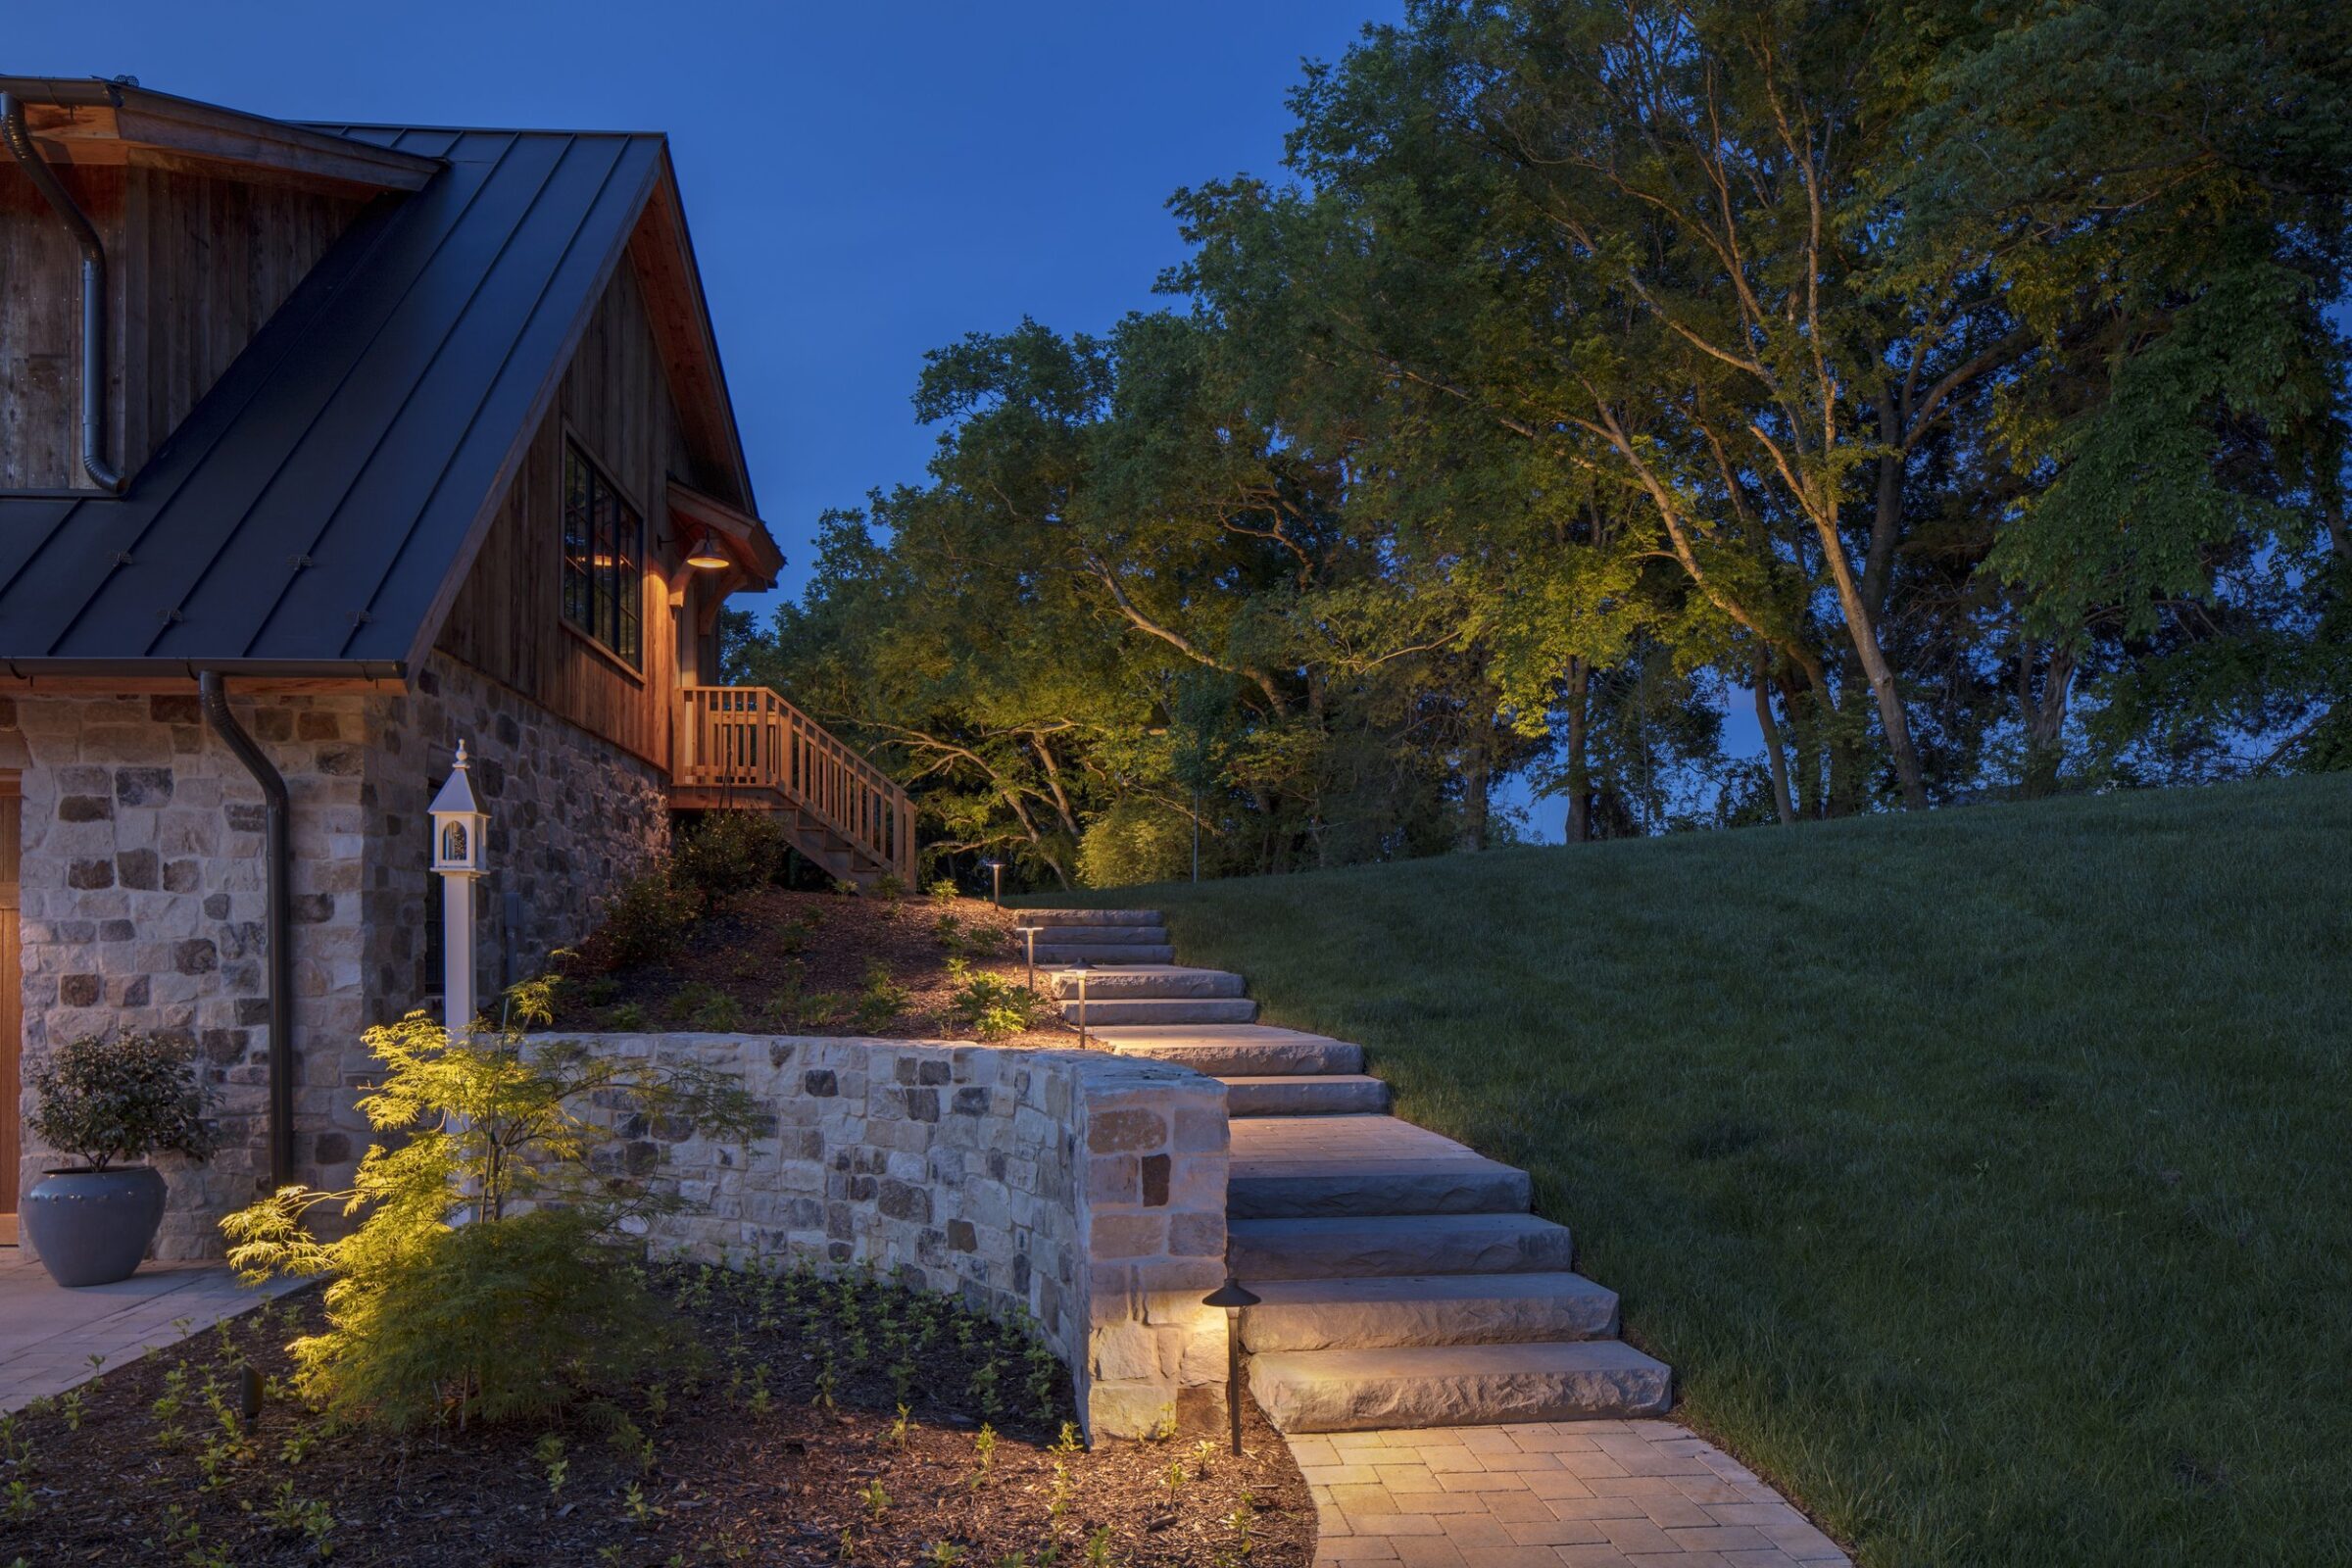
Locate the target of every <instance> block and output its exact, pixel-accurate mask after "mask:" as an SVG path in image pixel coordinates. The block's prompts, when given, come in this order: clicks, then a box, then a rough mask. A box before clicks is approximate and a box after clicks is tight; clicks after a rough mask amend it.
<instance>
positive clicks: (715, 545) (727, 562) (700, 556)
mask: <svg viewBox="0 0 2352 1568" xmlns="http://www.w3.org/2000/svg"><path fill="white" fill-rule="evenodd" d="M686 564H688V565H689V566H692V567H693V568H694V569H695V570H697V571H724V570H726V569H727V568H728V567H729V566H732V565H733V564H735V558H734V557H732V556H730V555H728V554H727V551H726V547H725V546H724V545H722V544H720V543H719V542H718V534H717V533H716V532H715V531H714V530H712V529H710V528H704V529H701V530H699V531H698V532H697V533H696V534H695V536H694V537H693V538H692V539H690V540H689V541H687V545H686Z"/></svg>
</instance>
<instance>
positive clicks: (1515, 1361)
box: [1030, 910, 1846, 1568]
mask: <svg viewBox="0 0 2352 1568" xmlns="http://www.w3.org/2000/svg"><path fill="white" fill-rule="evenodd" d="M1030 914H1031V917H1032V918H1033V919H1034V920H1036V921H1037V922H1038V923H1039V924H1041V925H1044V926H1046V927H1048V928H1049V929H1048V930H1047V931H1046V932H1044V933H1042V935H1043V936H1044V938H1045V940H1043V941H1041V942H1040V943H1039V955H1040V957H1041V958H1046V957H1047V956H1048V954H1049V953H1050V954H1051V959H1050V961H1051V962H1053V963H1054V964H1056V965H1064V964H1067V965H1076V964H1078V963H1080V962H1084V963H1085V964H1086V965H1087V970H1086V975H1085V982H1086V984H1085V994H1086V996H1087V999H1088V1001H1087V1014H1088V1017H1087V1022H1088V1024H1089V1025H1090V1027H1091V1028H1092V1031H1093V1033H1094V1034H1096V1035H1097V1036H1098V1037H1100V1038H1101V1040H1102V1041H1103V1044H1105V1045H1107V1046H1109V1047H1110V1048H1111V1049H1113V1050H1115V1051H1118V1052H1121V1053H1125V1054H1140V1055H1150V1056H1153V1057H1157V1058H1160V1059H1163V1060H1171V1061H1179V1062H1184V1063H1186V1064H1188V1065H1191V1066H1194V1067H1196V1068H1198V1069H1199V1070H1201V1071H1202V1072H1206V1073H1210V1074H1212V1075H1214V1076H1216V1077H1218V1078H1220V1079H1222V1080H1223V1081H1224V1083H1225V1084H1226V1086H1227V1110H1228V1113H1229V1114H1230V1116H1231V1117H1232V1136H1233V1165H1232V1175H1231V1180H1230V1183H1229V1187H1228V1199H1227V1205H1226V1213H1227V1222H1228V1227H1229V1236H1230V1243H1229V1257H1230V1260H1231V1266H1232V1268H1233V1270H1234V1272H1235V1274H1236V1275H1237V1276H1239V1277H1240V1278H1241V1279H1242V1280H1243V1282H1244V1283H1245V1284H1247V1285H1249V1286H1250V1288H1251V1289H1252V1290H1254V1291H1256V1292H1257V1293H1258V1295H1259V1297H1260V1298H1261V1301H1260V1304H1258V1305H1256V1306H1252V1307H1249V1308H1245V1309H1244V1311H1243V1312H1242V1314H1241V1333H1242V1339H1243V1344H1244V1346H1245V1348H1247V1349H1248V1350H1249V1351H1250V1392H1251V1393H1252V1394H1253V1395H1254V1396H1255V1397H1256V1399H1257V1402H1258V1404H1259V1405H1260V1406H1261V1407H1262V1408H1263V1409H1264V1410H1265V1411H1266V1413H1267V1415H1268V1417H1269V1418H1270V1419H1271V1420H1272V1421H1273V1423H1274V1425H1275V1426H1276V1427H1277V1428H1278V1429H1280V1430H1281V1431H1282V1432H1283V1433H1284V1434H1285V1437H1286V1439H1287V1441H1288V1442H1289V1443H1290V1445H1291V1447H1292V1451H1293V1452H1294V1454H1295V1455H1296V1456H1297V1458H1298V1461H1299V1467H1300V1468H1301V1470H1302V1471H1303V1472H1304V1473H1305V1476H1306V1480H1307V1483H1308V1485H1309V1487H1310V1488H1311V1489H1312V1491H1313V1494H1314V1498H1315V1503H1316V1506H1317V1508H1318V1510H1319V1512H1320V1515H1321V1526H1322V1529H1321V1540H1320V1545H1319V1548H1318V1552H1317V1559H1316V1560H1317V1562H1318V1564H1346V1563H1354V1562H1363V1563H1389V1562H1394V1563H1399V1564H1402V1565H1405V1568H1423V1565H1432V1568H1475V1565H1485V1568H1504V1565H1511V1568H1517V1565H1522V1564H1524V1565H1532V1568H1563V1565H1577V1568H1603V1565H1613V1568H1627V1565H1632V1564H1651V1565H1655V1568H1728V1565H1735V1564H1737V1565H1746V1568H1789V1565H1792V1564H1797V1563H1806V1564H1819V1563H1842V1562H1844V1561H1845V1560H1846V1559H1845V1557H1844V1555H1843V1554H1842V1553H1841V1552H1839V1551H1838V1547H1837V1546H1836V1544H1834V1543H1832V1542H1831V1541H1830V1540H1829V1538H1828V1537H1826V1536H1824V1535H1823V1534H1822V1533H1821V1532H1820V1531H1819V1530H1817V1529H1815V1528H1814V1527H1813V1526H1812V1525H1811V1524H1810V1523H1808V1522H1807V1521H1806V1520H1805V1518H1804V1516H1803V1515H1802V1514H1800V1513H1798V1512H1797V1511H1796V1510H1795V1509H1794V1508H1792V1507H1790V1506H1789V1504H1788V1503H1787V1502H1786V1501H1785V1500H1784V1499H1783V1498H1781V1497H1780V1496H1779V1495H1777V1494H1776V1493H1774V1492H1773V1491H1772V1489H1771V1488H1769V1487H1767V1486H1765V1485H1764V1484H1763V1483H1762V1482H1760V1481H1759V1480H1757V1478H1756V1477H1755V1476H1754V1475H1752V1474H1750V1473H1749V1472H1748V1471H1747V1470H1746V1469H1744V1468H1743V1467H1741V1466H1740V1464H1739V1463H1738V1462H1737V1461H1735V1460H1733V1459H1732V1458H1730V1457H1729V1456H1728V1455H1726V1454H1724V1453H1723V1452H1722V1451H1721V1450H1719V1449H1717V1448H1715V1447H1714V1446H1711V1445H1709V1444H1707V1443H1706V1442H1705V1441H1703V1440H1702V1439H1700V1438H1697V1437H1695V1436H1694V1435H1692V1434H1691V1432H1690V1431H1688V1430H1687V1429H1685V1428H1683V1427H1680V1426H1677V1425H1675V1424H1674V1423H1672V1422H1669V1421H1662V1420H1655V1419H1647V1417H1650V1416H1652V1415H1654V1414H1658V1413H1662V1412H1664V1411H1665V1410H1666V1408H1667V1407H1668V1403H1669V1400H1670V1398H1671V1392H1672V1374H1671V1372H1670V1371H1669V1369H1668V1368H1667V1367H1665V1366H1664V1365H1663V1364H1662V1363H1660V1362H1658V1361H1656V1360H1654V1359H1652V1358H1651V1357H1649V1356H1647V1355H1644V1354H1642V1352H1641V1351H1640V1350H1638V1349H1635V1348H1633V1347H1631V1346H1628V1345H1626V1344H1624V1343H1623V1342H1622V1341H1620V1340H1619V1339H1618V1338H1617V1328H1618V1306H1617V1297H1616V1294H1615V1293H1614V1292H1612V1291H1610V1290H1608V1289H1606V1288H1605V1287H1604V1286H1602V1285H1600V1284H1596V1283H1595V1282H1593V1281H1592V1280H1589V1279H1586V1278H1584V1277H1583V1276H1582V1275H1579V1274H1577V1273H1575V1272H1573V1269H1574V1261H1575V1252H1574V1246H1573V1242H1572V1240H1571V1238H1570V1236H1569V1232H1568V1230H1567V1228H1566V1227H1565V1226H1562V1225H1558V1224H1555V1223H1553V1222H1551V1221H1549V1220H1545V1219H1541V1218H1538V1217H1537V1216H1536V1215H1534V1214H1533V1213H1531V1212H1530V1211H1529V1196H1530V1183H1529V1180H1528V1176H1527V1173H1526V1172H1525V1171H1522V1170H1519V1169H1517V1168H1516V1167H1513V1166H1509V1165H1505V1164H1502V1163H1501V1162H1499V1161H1496V1160H1492V1159H1488V1158H1486V1157H1485V1156H1484V1155H1481V1154H1479V1153H1478V1152H1476V1151H1474V1150H1471V1149H1467V1148H1465V1147H1463V1146H1462V1145H1460V1144H1458V1143H1455V1142H1454V1141H1453V1140H1452V1139H1449V1138H1445V1137H1441V1136H1440V1135H1438V1134H1436V1133H1433V1132H1430V1131H1428V1130H1427V1129H1426V1128H1421V1127H1416V1126H1414V1125H1412V1124H1411V1123H1410V1122H1406V1121H1403V1120H1400V1119H1399V1118H1397V1117H1395V1116H1392V1115H1389V1114H1387V1111H1388V1107H1389V1094H1388V1086H1387V1085H1386V1084H1385V1083H1383V1082H1381V1081H1380V1080H1379V1079H1378V1078H1376V1077H1372V1076H1370V1075H1369V1074H1367V1073H1365V1072H1364V1070H1363V1067H1364V1061H1363V1049H1362V1048H1361V1047H1360V1046H1356V1045H1352V1044H1349V1043H1348V1042H1345V1041H1339V1040H1332V1039H1328V1038H1326V1037H1323V1036H1320V1035H1312V1034H1306V1033H1303V1032H1301V1031H1299V1030H1293V1029H1275V1028H1268V1027H1267V1026H1265V1025H1262V1024H1259V1023H1257V1022H1256V1021H1255V1019H1256V1016H1257V1006H1256V1004H1255V1003H1253V1002H1251V1001H1250V1000H1248V998H1247V997H1246V995H1245V990H1246V987H1245V985H1244V983H1243V980H1242V977H1241V976H1239V975H1235V974H1230V973H1227V972H1224V971H1221V970H1210V969H1191V968H1182V967H1178V966H1176V965H1175V964H1173V963H1172V962H1171V961H1170V960H1171V959H1172V957H1173V956H1174V953H1173V949H1172V948H1171V947H1170V945H1169V943H1168V938H1167V933H1166V931H1165V929H1164V927H1163V926H1162V925H1161V923H1160V918H1159V916H1158V914H1157V913H1156V912H1155V911H1151V910H1102V911H1080V910H1040V911H1030ZM1077 979H1078V977H1077V976H1076V975H1075V974H1074V973H1069V972H1067V971H1064V972H1062V973H1057V974H1056V975H1055V986H1056V988H1057V990H1058V991H1059V992H1060V994H1061V996H1062V998H1063V1011H1064V1015H1065V1017H1068V1018H1070V1020H1071V1021H1073V1022H1074V1021H1076V1015H1077V1012H1078V1001H1077V997H1078V990H1079V988H1078V985H1077Z"/></svg>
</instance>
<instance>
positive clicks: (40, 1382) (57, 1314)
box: [0, 1247, 305, 1411]
mask: <svg viewBox="0 0 2352 1568" xmlns="http://www.w3.org/2000/svg"><path fill="white" fill-rule="evenodd" d="M304 1283H305V1282H303V1281H301V1280H272V1281H270V1283H269V1284H268V1285H265V1286H263V1287H262V1288H261V1289H259V1290H248V1289H246V1288H245V1287H244V1286H241V1285H239V1284H238V1283H237V1280H236V1276H235V1275H233V1274H231V1273H229V1271H228V1269H227V1268H226V1267H225V1266H223V1265H221V1264H219V1263H142V1264H140V1265H139V1271H138V1272H137V1273H136V1274H133V1275H132V1276H131V1277H130V1278H128V1279H126V1280H120V1281H118V1282H116V1283H115V1284H113V1285H92V1286H89V1287H87V1288H85V1289H82V1290H78V1291H69V1290H67V1289H66V1288H65V1287H64V1286H62V1285H59V1284H58V1283H57V1282H56V1281H55V1280H52V1279H51V1278H50V1277H49V1273H48V1271H47V1270H46V1269H44V1268H42V1267H41V1265H40V1264H39V1263H38V1262H37V1261H35V1260H34V1259H33V1258H31V1257H28V1256H26V1255H25V1252H23V1251H22V1250H19V1249H17V1248H14V1247H0V1411H6V1410H19V1409H23V1408H24V1407H25V1405H26V1404H29V1403H30V1402H31V1401H32V1400H34V1399H37V1398H41V1397H44V1396H47V1395H56V1394H63V1393H65V1392H66V1390H68V1389H70V1388H73V1386H74V1385H75V1384H77V1383H87V1382H88V1381H89V1380H90V1379H91V1378H94V1377H96V1376H98V1374H99V1372H100V1370H102V1369H104V1370H112V1369H113V1368H115V1367H118V1366H121V1365H122V1364H123V1362H125V1361H135V1360H137V1359H138V1358H139V1357H140V1356H142V1355H144V1354H146V1353H147V1352H148V1351H149V1350H151V1349H154V1348H158V1347H160V1346H166V1345H174V1344H177V1343H178V1342H179V1340H180V1339H181V1338H183V1337H184V1335H187V1334H199V1333H202V1332H203V1331H204V1330H206V1329H209V1328H211V1327H212V1326H213V1325H214V1324H215V1323H218V1322H220V1321H221V1319H222V1318H224V1317H233V1316H234V1315H235V1314H237V1313H239V1312H242V1311H244V1310H245V1309H246V1308H248V1307H251V1306H255V1305H258V1304H259V1303H261V1302H263V1301H266V1300H268V1299H270V1298H271V1297H273V1296H283V1295H284V1294H285V1293H286V1292H288V1291H291V1290H298V1289H300V1288H301V1287H302V1285H303V1284H304ZM181 1319H185V1320H186V1321H185V1323H184V1324H182V1325H181V1326H180V1327H173V1324H174V1323H176V1322H179V1320H181ZM93 1355H97V1356H103V1357H104V1358H105V1359H104V1361H103V1362H102V1363H101V1366H100V1367H93V1366H92V1365H91V1364H90V1357H91V1356H93Z"/></svg>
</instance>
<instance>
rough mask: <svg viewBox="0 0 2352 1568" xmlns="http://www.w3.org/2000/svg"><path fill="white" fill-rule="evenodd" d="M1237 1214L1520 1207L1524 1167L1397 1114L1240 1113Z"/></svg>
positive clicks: (1231, 1198)
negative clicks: (1522, 1168) (1403, 1118)
mask: <svg viewBox="0 0 2352 1568" xmlns="http://www.w3.org/2000/svg"><path fill="white" fill-rule="evenodd" d="M1231 1126H1232V1132H1231V1136H1232V1140H1233V1143H1232V1148H1233V1163H1232V1170H1231V1176H1230V1179H1229V1180H1228V1182H1227V1186H1226V1203H1225V1211H1226V1214H1227V1215H1228V1216H1229V1217H1230V1218H1233V1219H1267V1218H1279V1217H1285V1216H1294V1217H1308V1216H1317V1215H1321V1216H1332V1217H1337V1216H1344V1215H1353V1216H1363V1215H1373V1214H1478V1213H1517V1212H1522V1211H1524V1210H1525V1209H1526V1207H1527V1205H1528V1199H1529V1195H1530V1191H1531V1184H1530V1183H1529V1181H1528V1177H1527V1172H1525V1171H1523V1170H1520V1169H1519V1168H1518V1167H1516V1166H1514V1165H1505V1164H1503V1163H1502V1162H1501V1161H1499V1160H1494V1159H1489V1158H1487V1156H1486V1155H1484V1154H1481V1153H1479V1152H1477V1151H1475V1150H1473V1149H1469V1148H1466V1147H1465V1146H1463V1145H1461V1144H1457V1143H1455V1142H1454V1141H1453V1140H1452V1139H1450V1138H1447V1137H1445V1136H1444V1135H1442V1134H1439V1133H1433V1132H1431V1131H1430V1130H1429V1129H1428V1128H1426V1127H1416V1126H1414V1125H1413V1124H1412V1123H1411V1122H1409V1121H1404V1120H1402V1119H1400V1118H1398V1117H1396V1116H1371V1115H1336V1116H1243V1117H1237V1118H1235V1119H1234V1120H1233V1122H1232V1124H1231Z"/></svg>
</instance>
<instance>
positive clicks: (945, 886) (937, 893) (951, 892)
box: [923, 876, 963, 904]
mask: <svg viewBox="0 0 2352 1568" xmlns="http://www.w3.org/2000/svg"><path fill="white" fill-rule="evenodd" d="M923 895H924V897H926V898H928V899H929V900H930V901H931V902H932V903H933V904H954V903H955V902H956V900H957V899H959V898H961V897H962V896H963V894H962V892H961V890H959V889H958V888H957V887H956V884H955V882H954V881H952V880H950V879H949V878H947V877H944V876H943V877H936V878H934V879H933V880H932V881H931V883H930V885H929V886H927V887H925V888H924V889H923Z"/></svg>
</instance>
